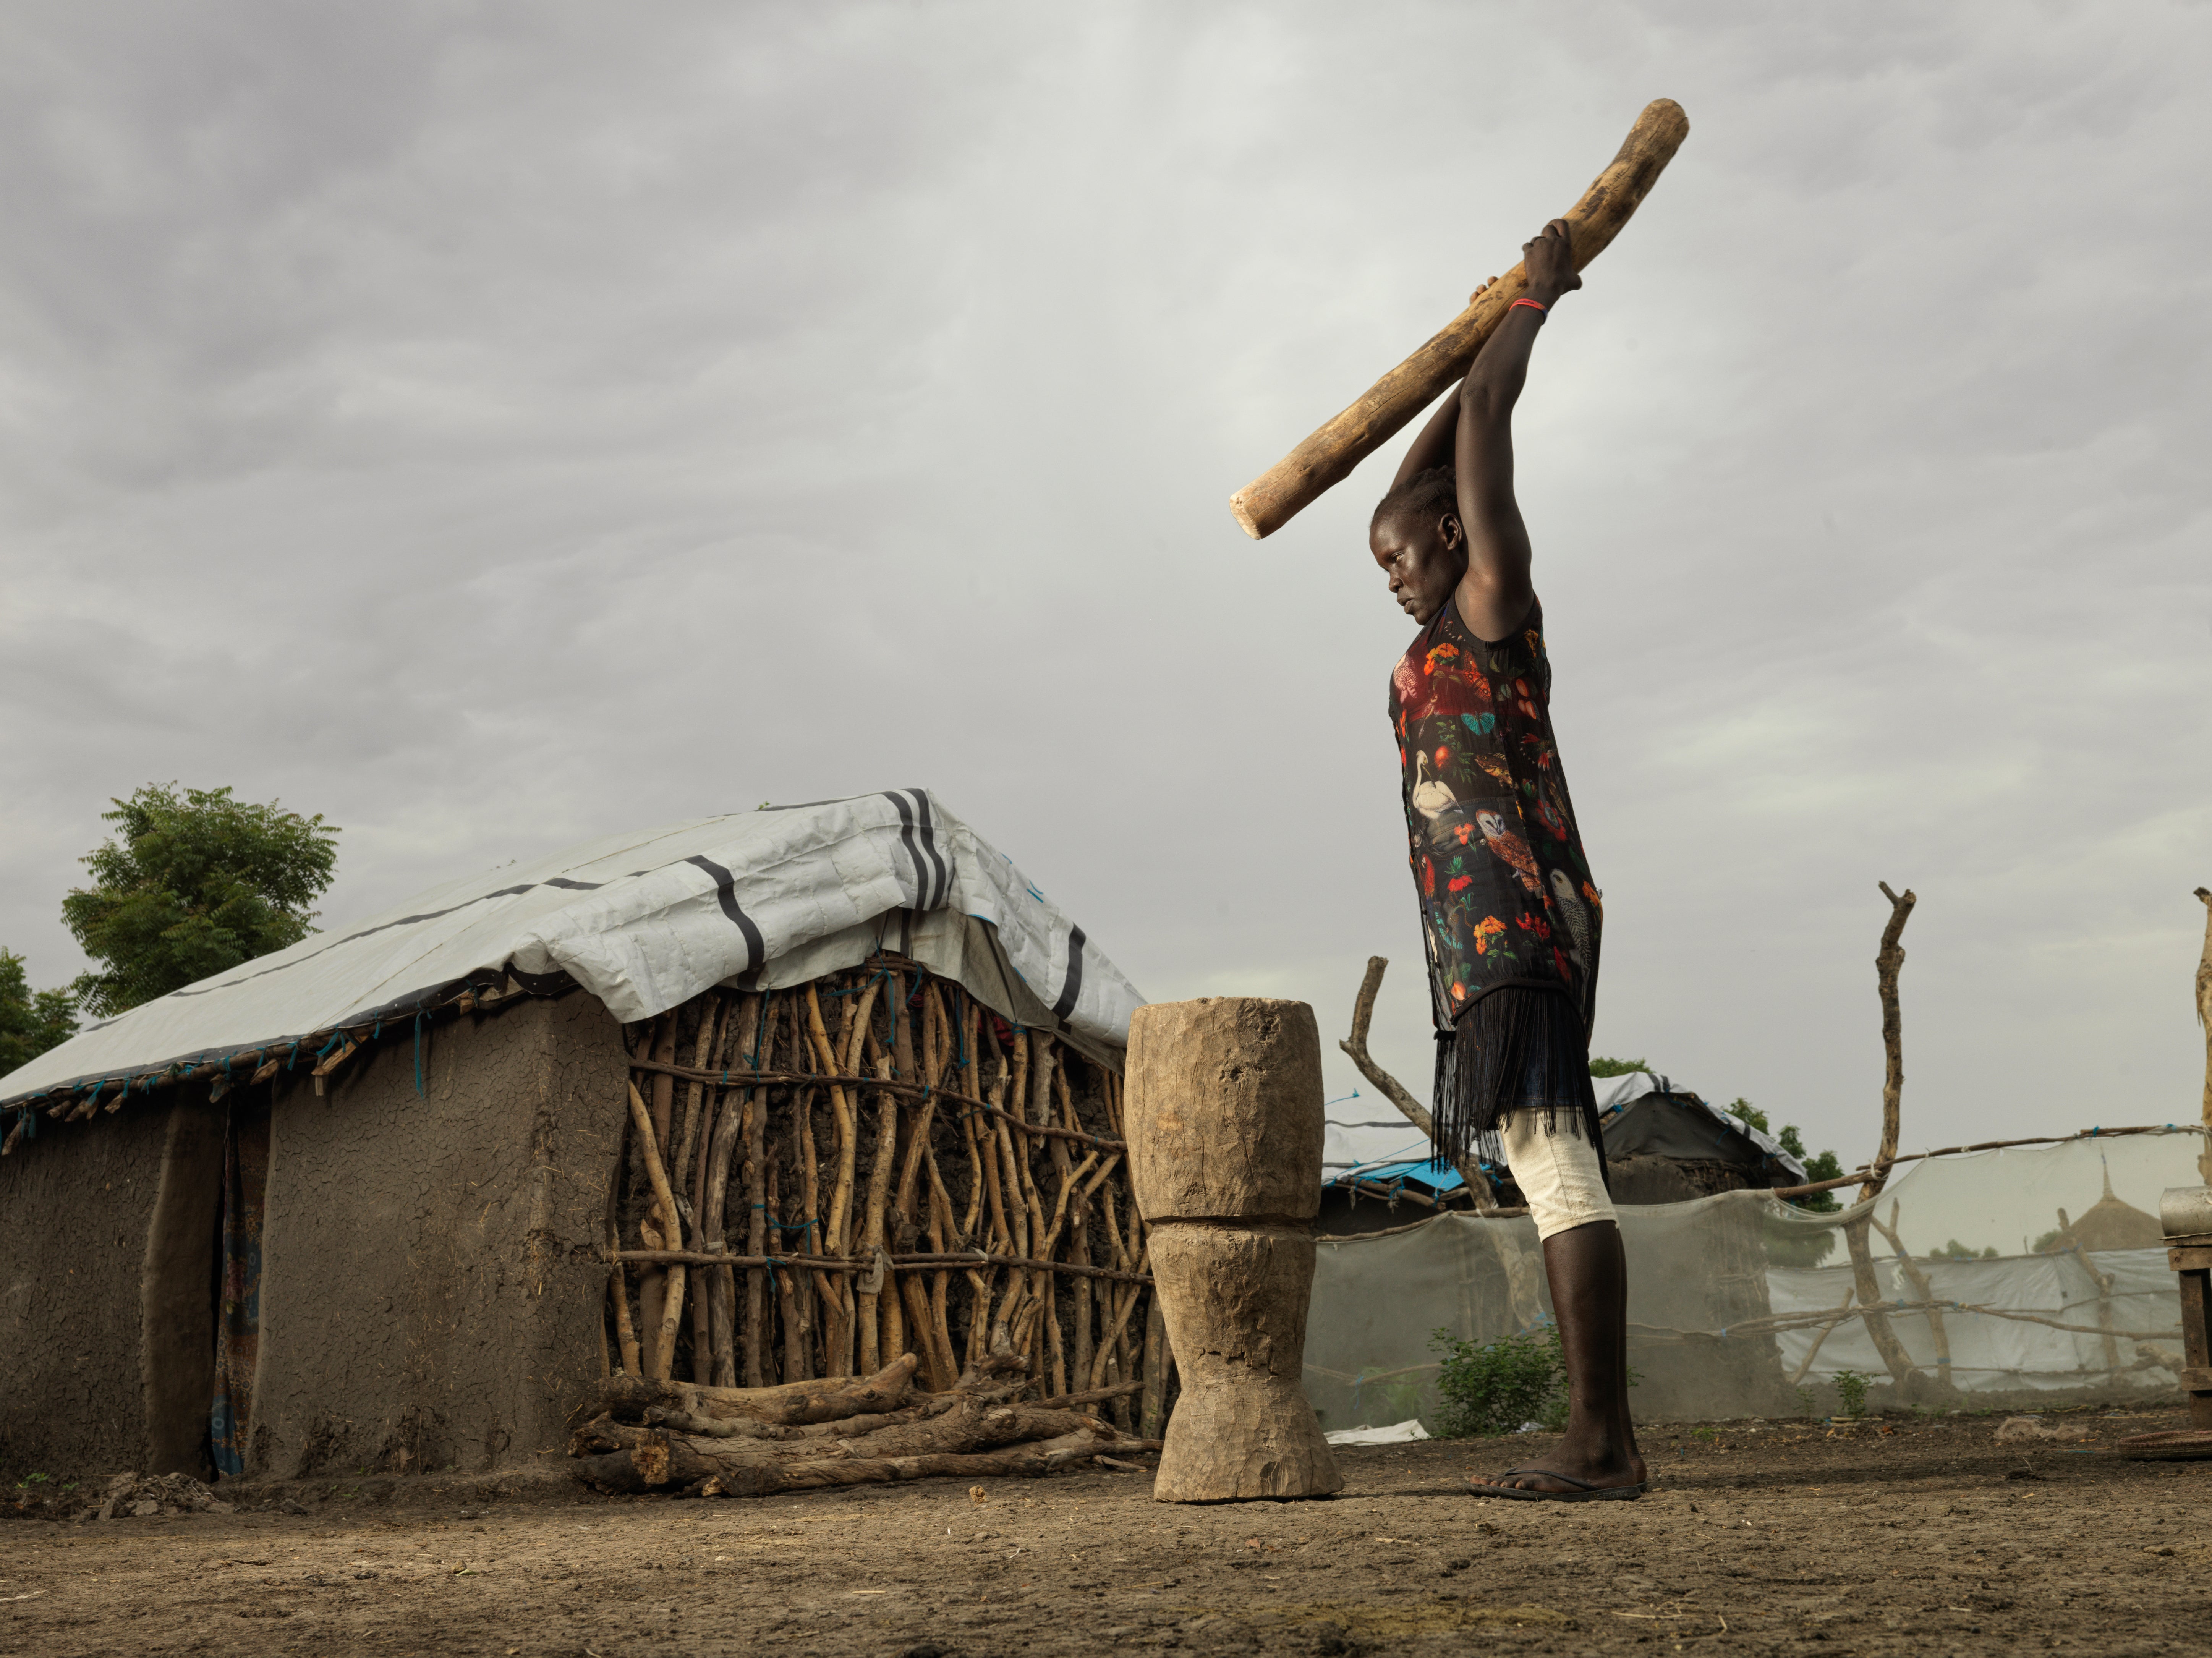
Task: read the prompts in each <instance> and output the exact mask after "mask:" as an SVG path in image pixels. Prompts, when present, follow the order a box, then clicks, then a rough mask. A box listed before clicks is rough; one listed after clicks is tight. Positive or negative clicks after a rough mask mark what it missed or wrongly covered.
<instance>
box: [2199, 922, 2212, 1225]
mask: <svg viewBox="0 0 2212 1658" xmlns="http://www.w3.org/2000/svg"><path fill="white" fill-rule="evenodd" d="M2197 897H2198V899H2200V900H2201V901H2202V902H2203V905H2204V955H2203V959H2202V960H2200V961H2199V962H2198V963H2197V1023H2198V1024H2200V1025H2202V1026H2203V1027H2204V1145H2203V1149H2202V1150H2200V1151H2198V1152H2197V1179H2199V1180H2201V1181H2203V1182H2204V1183H2205V1184H2206V1185H2207V1186H2212V889H2208V888H2205V887H2199V888H2197Z"/></svg>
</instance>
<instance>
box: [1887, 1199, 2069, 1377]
mask: <svg viewBox="0 0 2212 1658" xmlns="http://www.w3.org/2000/svg"><path fill="white" fill-rule="evenodd" d="M1897 1208H1898V1205H1897V1199H1895V1198H1892V1199H1890V1200H1889V1224H1888V1225H1887V1226H1885V1225H1883V1224H1881V1217H1880V1216H1879V1215H1869V1217H1868V1219H1869V1220H1870V1221H1872V1222H1873V1223H1874V1230H1875V1231H1877V1232H1879V1233H1881V1236H1882V1239H1883V1241H1884V1242H1887V1244H1888V1245H1889V1248H1890V1252H1891V1253H1892V1254H1894V1255H1895V1256H1896V1257H1897V1267H1898V1270H1899V1272H1903V1273H1904V1274H1905V1282H1906V1283H1908V1284H1911V1286H1912V1291H1913V1293H1914V1294H1915V1295H1917V1296H1918V1297H1920V1303H1921V1305H1922V1306H1923V1307H1925V1308H1926V1309H1928V1334H1929V1339H1931V1340H1933V1341H1934V1342H1935V1344H1936V1381H1938V1382H1942V1384H1943V1386H1945V1387H1947V1388H1948V1387H1949V1386H1950V1385H1951V1337H1950V1333H1949V1332H1948V1331H1947V1330H1946V1329H1945V1328H1944V1327H1943V1309H1942V1305H1941V1304H1940V1303H1937V1301H1936V1291H1935V1288H1934V1286H1933V1285H1931V1284H1929V1281H1928V1274H1927V1273H1926V1272H1923V1271H1921V1269H1920V1263H1919V1262H1918V1261H1917V1260H1913V1258H1912V1256H1911V1253H1910V1252H1909V1251H1908V1250H1907V1249H1906V1248H1905V1241H1904V1240H1903V1239H1902V1238H1900V1237H1899V1236H1898V1232H1897ZM2106 1368H2107V1369H2110V1368H2111V1367H2110V1366H2109V1365H2107V1366H2106Z"/></svg>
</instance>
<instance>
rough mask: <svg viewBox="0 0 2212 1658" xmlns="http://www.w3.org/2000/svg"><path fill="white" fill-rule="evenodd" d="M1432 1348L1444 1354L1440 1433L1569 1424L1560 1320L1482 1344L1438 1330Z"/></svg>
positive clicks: (1450, 1435)
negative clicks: (1560, 1344)
mask: <svg viewBox="0 0 2212 1658" xmlns="http://www.w3.org/2000/svg"><path fill="white" fill-rule="evenodd" d="M1429 1349H1430V1351H1432V1352H1437V1353H1441V1354H1442V1355H1443V1369H1442V1370H1441V1371H1439V1372H1438V1374H1437V1399H1438V1400H1440V1401H1441V1403H1440V1406H1439V1408H1438V1410H1437V1436H1438V1437H1440V1438H1443V1439H1468V1438H1472V1437H1474V1436H1478V1435H1486V1434H1510V1433H1511V1432H1513V1431H1514V1430H1516V1428H1518V1427H1519V1426H1520V1425H1521V1424H1522V1423H1524V1422H1535V1423H1540V1424H1542V1425H1543V1426H1545V1427H1547V1428H1558V1427H1563V1426H1565V1423H1566V1418H1567V1376H1566V1366H1565V1362H1564V1360H1563V1359H1562V1357H1561V1356H1560V1351H1559V1326H1558V1325H1556V1324H1550V1325H1546V1326H1544V1327H1541V1329H1536V1330H1523V1331H1522V1332H1520V1333H1518V1334H1516V1335H1510V1336H1507V1337H1505V1338H1504V1339H1502V1340H1498V1341H1492V1342H1486V1343H1485V1344H1483V1345H1480V1346H1477V1345H1475V1344H1474V1342H1472V1341H1463V1340H1461V1339H1459V1338H1458V1337H1456V1336H1455V1335H1453V1334H1452V1333H1451V1332H1450V1331H1449V1330H1438V1331H1437V1333H1435V1334H1434V1335H1432V1336H1431V1337H1430V1338H1429Z"/></svg>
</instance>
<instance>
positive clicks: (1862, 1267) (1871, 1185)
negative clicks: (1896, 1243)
mask: <svg viewBox="0 0 2212 1658" xmlns="http://www.w3.org/2000/svg"><path fill="white" fill-rule="evenodd" d="M1878 884H1879V885H1880V886H1881V896H1883V897H1885V898H1887V899H1888V900H1889V924H1888V925H1887V926H1885V927H1883V928H1882V930H1881V950H1880V951H1879V952H1878V953H1877V954H1876V955H1875V958H1874V966H1875V988H1876V991H1877V993H1879V995H1880V996H1881V1046H1882V1053H1883V1058H1884V1066H1883V1072H1882V1084H1881V1150H1880V1151H1876V1152H1875V1158H1874V1161H1873V1163H1870V1164H1869V1165H1868V1168H1867V1174H1866V1179H1865V1181H1864V1182H1863V1183H1862V1184H1861V1186H1860V1187H1859V1195H1858V1201H1859V1202H1861V1203H1865V1202H1867V1201H1868V1200H1869V1199H1872V1198H1875V1197H1878V1196H1879V1195H1881V1188H1882V1187H1883V1186H1884V1185H1885V1184H1887V1181H1888V1180H1889V1170H1890V1167H1891V1165H1892V1164H1893V1163H1895V1162H1896V1160H1897V1134H1898V1128H1899V1123H1900V1121H1901V1114H1902V1109H1903V1100H1904V1094H1905V1047H1904V1022H1903V1017H1902V1015H1901V1014H1900V1012H1899V1005H1898V999H1897V975H1898V972H1899V969H1901V968H1903V967H1904V965H1905V947H1904V945H1903V944H1900V943H1899V939H1900V938H1903V936H1904V933H1905V922H1906V920H1909V919H1910V918H1911V914H1912V906H1913V905H1914V904H1916V903H1917V902H1919V900H1918V899H1917V898H1916V897H1914V896H1913V892H1912V889H1911V887H1907V888H1905V891H1904V893H1903V895H1902V896H1900V895H1899V894H1897V893H1894V892H1892V891H1891V890H1889V883H1888V882H1887V881H1883V882H1880V883H1878ZM1871 1218H1872V1211H1869V1212H1868V1213H1867V1214H1864V1215H1862V1216H1860V1217H1859V1218H1858V1219H1857V1220H1855V1221H1851V1222H1849V1223H1847V1224H1845V1225H1844V1242H1845V1243H1846V1244H1847V1245H1849V1246H1850V1254H1851V1278H1852V1282H1853V1284H1854V1285H1855V1286H1856V1288H1857V1292H1858V1298H1859V1304H1860V1306H1862V1307H1863V1308H1864V1309H1866V1327H1867V1334H1868V1336H1869V1337H1870V1338H1871V1339H1873V1342H1874V1345H1875V1351H1876V1352H1878V1353H1880V1354H1881V1362H1882V1363H1883V1365H1884V1366H1885V1367H1886V1368H1887V1370H1888V1371H1889V1375H1890V1380H1891V1381H1893V1382H1895V1383H1896V1384H1897V1385H1898V1386H1899V1387H1900V1388H1902V1387H1904V1386H1905V1382H1906V1380H1907V1378H1909V1377H1910V1376H1912V1375H1913V1374H1914V1371H1915V1369H1916V1367H1915V1366H1914V1364H1913V1363H1912V1356H1911V1354H1910V1353H1908V1352H1906V1351H1905V1344H1904V1343H1903V1342H1901V1341H1899V1339H1897V1333H1896V1332H1895V1331H1894V1330H1893V1329H1891V1328H1890V1325H1889V1319H1888V1317H1887V1315H1885V1314H1883V1313H1881V1312H1878V1311H1876V1310H1875V1309H1876V1308H1878V1307H1879V1306H1880V1305H1881V1302H1882V1300H1883V1299H1884V1297H1883V1296H1882V1293H1881V1280H1880V1279H1878V1278H1875V1271H1874V1254H1873V1252H1872V1251H1871V1250H1870V1249H1869V1248H1867V1226H1868V1222H1869V1220H1870V1219H1871Z"/></svg>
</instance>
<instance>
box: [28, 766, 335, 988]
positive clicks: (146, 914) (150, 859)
mask: <svg viewBox="0 0 2212 1658" xmlns="http://www.w3.org/2000/svg"><path fill="white" fill-rule="evenodd" d="M112 805H114V807H115V810H114V811H109V812H103V813H101V814H100V817H101V819H102V821H103V822H106V823H113V824H115V825H117V826H118V833H117V835H116V836H115V838H114V839H112V840H110V841H106V843H105V844H103V845H101V846H100V847H96V848H94V850H93V851H91V852H89V853H87V854H86V855H85V858H84V860H83V861H84V864H85V866H86V867H87V868H88V869H89V870H90V871H91V872H92V878H93V884H92V885H91V886H90V887H81V888H78V889H76V890H73V891H71V892H70V895H69V896H67V897H65V898H64V899H63V900H62V920H64V922H65V923H67V925H68V926H69V930H70V932H73V933H75V934H76V940H77V943H78V944H81V945H82V946H83V948H84V953H85V954H86V955H88V956H89V957H92V958H93V959H94V961H95V962H99V963H103V964H104V965H103V966H102V967H101V969H100V970H98V971H95V972H92V973H87V974H85V975H82V977H80V978H79V979H78V980H77V981H76V999H77V1003H78V1005H79V1006H81V1007H82V1008H83V1009H84V1011H86V1012H88V1013H90V1014H93V1015H94V1017H100V1018H112V1017H114V1016H115V1015H116V1014H118V1013H121V1012H123V1011H125V1010H127V1009H130V1008H133V1007H137V1005H139V1004H140V1003H142V1002H150V1001H152V1000H153V999H155V997H157V996H166V995H167V994H168V993H170V992H171V991H173V990H180V989H182V988H183V987H185V986H186V985H188V984H192V983H195V982H197V981H199V980H201V979H204V978H206V977H207V976H208V975H210V974H214V973H221V972H223V971H225V970H226V969H230V968H234V967H236V966H237V965H238V964H239V963H241V962H250V961H252V959H253V958H254V957H257V956H266V955H268V954H269V953H270V951H271V950H283V948H285V947H286V946H287V945H288V944H297V943H299V941H300V940H301V939H302V938H306V937H307V935H308V934H309V933H310V932H313V931H314V930H315V929H314V926H313V920H314V917H315V912H314V911H313V909H311V908H308V906H309V905H311V904H312V903H313V902H314V901H315V900H316V899H317V898H318V897H319V896H321V895H322V893H323V892H324V890H325V889H326V888H328V887H329V885H330V884H331V874H332V873H333V872H334V871H335V870H336V869H337V834H338V831H337V829H336V828H334V827H328V826H325V823H323V820H322V817H321V815H320V814H317V815H316V816H315V817H301V816H300V814H299V813H297V812H295V811H284V810H283V808H282V807H281V806H280V805H278V804H277V803H276V801H274V800H272V801H270V803H269V804H268V805H265V806H262V805H252V804H250V803H249V802H246V801H244V800H234V799H232V798H231V793H230V791H229V790H228V789H227V788H221V789H185V790H184V791H183V792H182V793H179V791H178V788H177V786H176V785H175V784H174V783H170V784H166V785H164V784H160V783H149V784H148V785H147V786H145V787H143V788H142V789H140V790H139V791H138V792H137V793H135V794H133V795H132V796H131V798H130V799H128V800H116V801H114V802H112Z"/></svg>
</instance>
